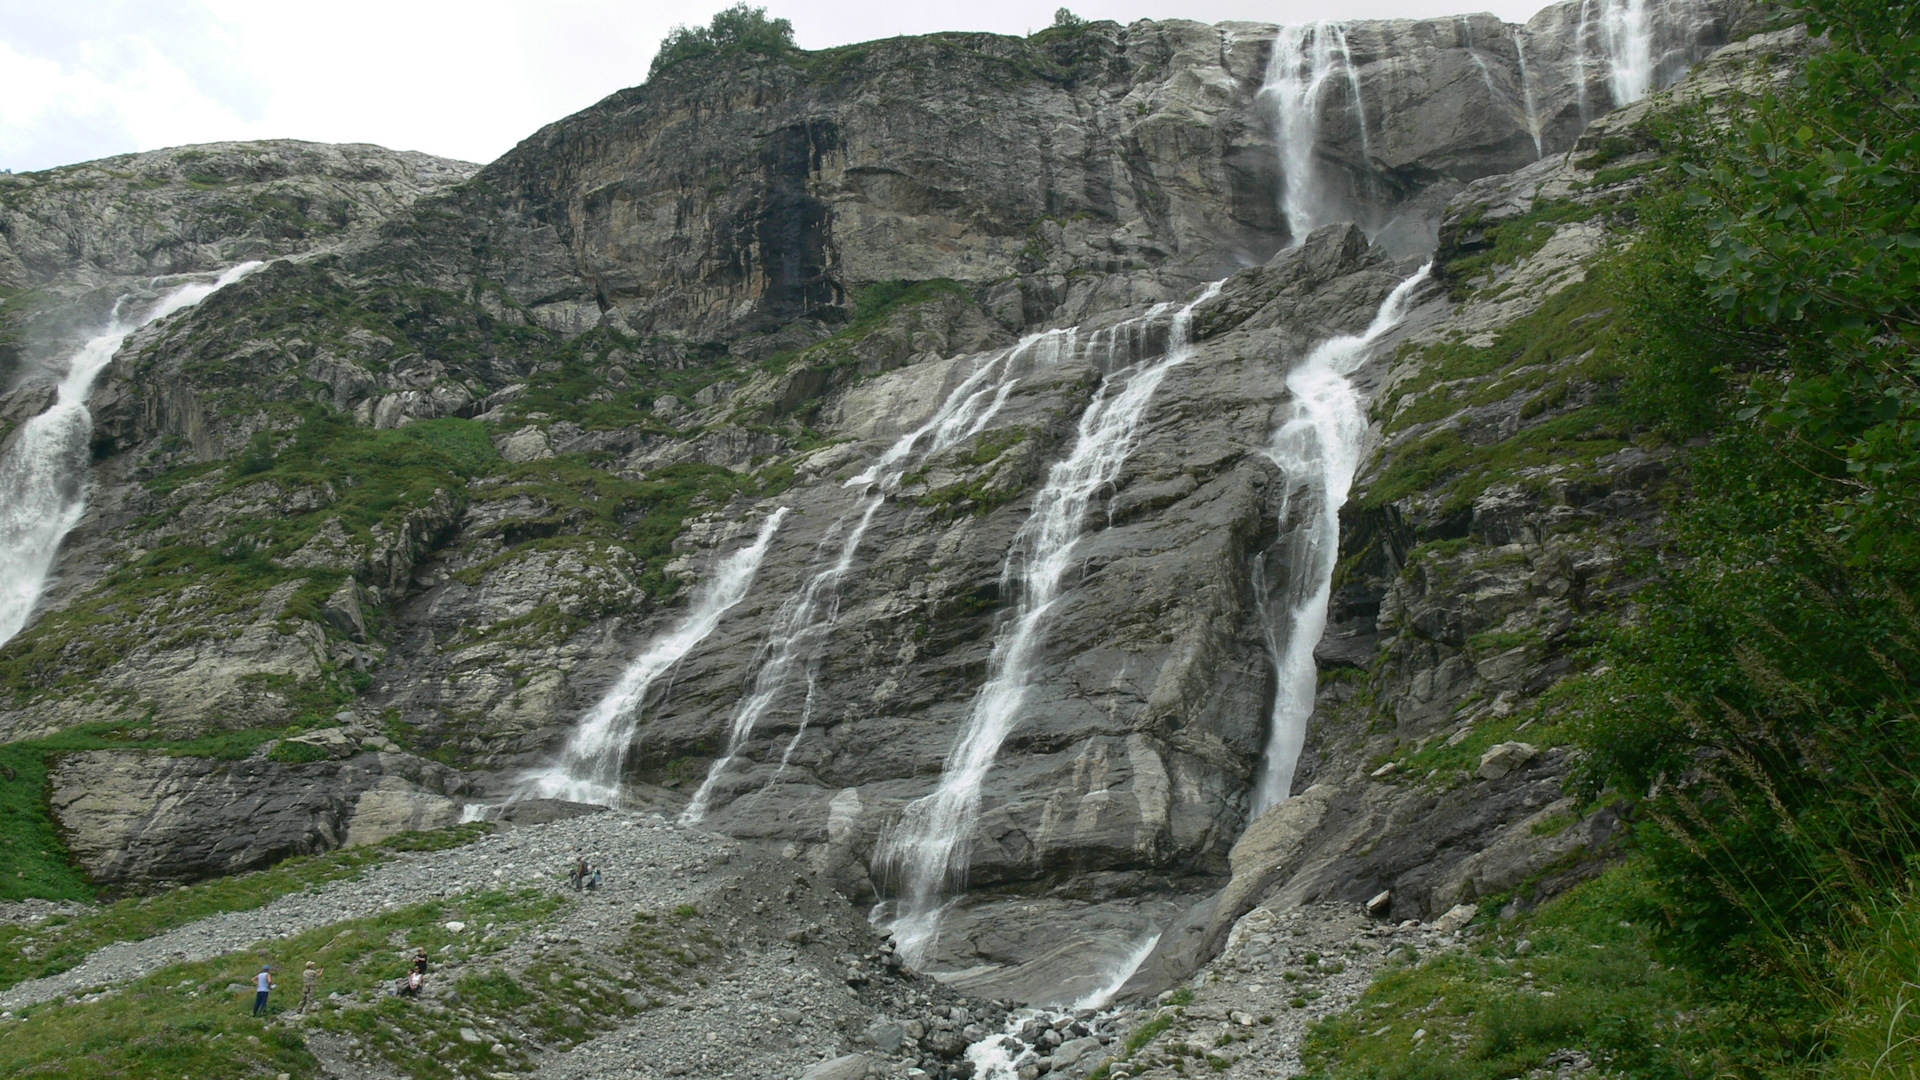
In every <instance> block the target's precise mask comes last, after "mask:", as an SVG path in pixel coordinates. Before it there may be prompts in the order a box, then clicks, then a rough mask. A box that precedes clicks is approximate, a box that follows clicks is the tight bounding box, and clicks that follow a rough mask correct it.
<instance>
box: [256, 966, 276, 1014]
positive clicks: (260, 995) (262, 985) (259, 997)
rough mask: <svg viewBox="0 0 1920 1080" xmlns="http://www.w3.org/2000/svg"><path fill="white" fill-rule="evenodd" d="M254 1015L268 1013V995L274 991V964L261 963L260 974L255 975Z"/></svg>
mask: <svg viewBox="0 0 1920 1080" xmlns="http://www.w3.org/2000/svg"><path fill="white" fill-rule="evenodd" d="M253 989H254V994H253V1015H255V1016H265V1015H266V1014H267V995H268V994H269V993H271V992H272V991H273V965H272V964H262V965H260V974H258V975H255V976H254V977H253Z"/></svg>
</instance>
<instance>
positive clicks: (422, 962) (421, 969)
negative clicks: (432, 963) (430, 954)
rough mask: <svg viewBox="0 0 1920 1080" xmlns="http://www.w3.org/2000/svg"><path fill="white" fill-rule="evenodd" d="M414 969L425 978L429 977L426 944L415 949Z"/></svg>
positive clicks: (415, 972)
mask: <svg viewBox="0 0 1920 1080" xmlns="http://www.w3.org/2000/svg"><path fill="white" fill-rule="evenodd" d="M413 971H414V974H416V975H418V976H420V977H421V978H423V979H424V978H426V977H427V947H426V946H425V945H422V946H420V947H419V948H417V949H415V950H413Z"/></svg>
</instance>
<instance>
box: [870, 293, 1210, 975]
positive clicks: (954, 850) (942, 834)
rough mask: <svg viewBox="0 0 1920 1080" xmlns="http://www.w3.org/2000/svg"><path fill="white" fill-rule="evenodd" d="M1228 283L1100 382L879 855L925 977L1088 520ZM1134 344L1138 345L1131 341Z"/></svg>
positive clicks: (907, 944)
mask: <svg viewBox="0 0 1920 1080" xmlns="http://www.w3.org/2000/svg"><path fill="white" fill-rule="evenodd" d="M1220 284H1221V283H1219V282H1215V283H1214V284H1212V285H1209V286H1208V287H1207V288H1206V289H1204V290H1203V291H1202V292H1201V293H1200V295H1199V296H1197V297H1195V298H1194V299H1193V300H1192V301H1190V302H1189V303H1187V304H1186V306H1184V307H1182V308H1181V309H1180V310H1179V311H1178V313H1176V314H1175V315H1174V316H1173V320H1172V324H1171V325H1170V326H1169V328H1168V335H1167V342H1166V347H1165V350H1164V352H1163V354H1162V355H1161V357H1160V358H1159V359H1158V360H1157V362H1153V363H1147V362H1145V361H1141V362H1139V363H1137V364H1133V365H1131V366H1129V367H1127V368H1125V369H1123V370H1121V371H1119V372H1115V373H1114V374H1112V375H1110V376H1109V377H1108V378H1106V379H1104V380H1103V381H1102V382H1101V384H1100V388H1099V390H1098V391H1097V392H1096V393H1095V394H1094V398H1093V400H1092V401H1091V402H1090V403H1088V405H1087V408H1086V411H1085V412H1084V413H1082V414H1081V417H1080V423H1079V428H1078V431H1077V434H1076V437H1075V441H1074V445H1073V449H1072V450H1071V451H1070V452H1069V453H1068V454H1067V456H1066V457H1065V458H1064V459H1063V460H1061V461H1059V462H1057V463H1056V464H1055V465H1054V466H1053V468H1052V469H1051V470H1050V471H1049V473H1048V476H1047V483H1046V486H1045V487H1044V488H1042V489H1041V491H1040V493H1039V494H1038V496H1036V497H1035V499H1034V505H1033V510H1032V512H1031V514H1030V515H1029V516H1028V518H1027V520H1026V522H1025V523H1024V524H1023V525H1022V526H1021V527H1020V531H1019V532H1018V533H1017V534H1015V536H1014V540H1013V547H1012V549H1011V550H1010V551H1009V552H1008V553H1007V559H1006V562H1005V563H1004V564H1003V566H1002V568H1001V581H1002V582H1003V586H1004V587H1005V588H1006V590H1007V591H1008V592H1009V593H1011V594H1012V595H1014V596H1015V597H1016V606H1015V608H1014V612H1013V616H1012V618H1011V619H1010V620H1009V621H1008V622H1006V623H1004V624H1002V626H1001V628H1000V630H999V632H998V633H997V634H996V636H995V640H994V643H993V651H992V653H991V655H990V656H989V658H988V660H987V680H986V682H985V684H984V685H982V686H981V688H980V690H979V692H978V693H977V694H976V695H975V696H974V699H973V703H972V705H971V707H970V708H969V710H968V713H967V718H966V721H965V726H964V728H963V730H962V733H961V736H960V738H959V739H958V740H957V741H956V742H955V743H954V746H953V748H952V750H951V751H949V752H948V754H947V759H946V762H945V764H944V765H943V767H942V770H941V774H940V782H939V784H938V785H937V786H936V787H935V788H934V790H933V791H932V792H931V793H930V794H928V795H925V796H922V797H921V798H919V799H916V800H914V801H913V802H912V803H909V804H908V805H907V807H906V809H905V810H904V811H903V812H902V814H901V817H900V820H899V821H898V822H896V823H895V824H894V826H893V827H892V828H891V829H890V830H888V832H887V834H886V835H885V836H883V837H882V839H881V843H880V845H879V850H878V851H877V852H876V853H875V860H874V863H875V869H876V871H877V873H876V875H875V876H876V877H878V878H880V879H881V880H883V881H886V882H890V883H897V884H898V885H900V886H903V889H902V890H901V896H900V899H899V905H900V906H899V909H898V912H897V916H896V918H895V919H894V921H893V923H892V925H891V929H892V930H893V932H894V935H895V937H896V939H897V940H898V941H899V943H900V946H901V949H902V951H903V953H904V954H905V956H906V957H907V959H908V962H909V963H911V964H912V965H913V966H914V967H921V966H923V965H924V963H925V960H926V957H927V955H928V954H929V953H930V952H931V949H932V945H933V943H934V940H935V933H936V930H937V928H938V923H939V919H940V916H941V914H942V913H943V912H944V911H945V909H946V907H947V906H949V905H950V903H951V900H949V899H947V894H949V893H953V892H956V891H957V890H958V889H960V888H961V887H963V885H964V881H965V878H966V872H967V866H968V862H969V853H968V844H969V842H970V841H971V840H972V834H973V828H974V824H975V821H976V820H977V818H978V816H979V810H980V796H981V785H982V783H983V782H984V781H985V779H986V775H987V771H988V769H989V768H991V766H992V765H993V761H994V758H995V757H996V756H997V755H998V754H999V752H1000V746H1001V744H1002V743H1004V742H1005V741H1006V738H1007V736H1008V735H1009V734H1010V733H1011V732H1012V730H1013V728H1014V725H1015V724H1016V723H1017V722H1018V721H1019V720H1020V715H1021V706H1022V705H1023V703H1024V701H1025V699H1026V694H1027V689H1028V685H1029V682H1030V680H1031V678H1032V674H1033V671H1032V669H1033V664H1034V661H1035V660H1036V659H1037V658H1038V655H1039V652H1040V645H1041V642H1042V640H1043V636H1044V630H1045V626H1046V622H1047V616H1048V615H1049V614H1050V613H1051V611H1052V608H1053V606H1054V603H1055V601H1057V600H1058V599H1059V598H1060V597H1061V595H1062V594H1063V592H1064V591H1065V587H1066V585H1067V583H1068V578H1069V575H1070V574H1071V572H1072V571H1073V570H1075V569H1076V568H1077V567H1078V566H1079V558H1078V550H1077V549H1078V547H1079V543H1078V541H1079V539H1080V536H1081V534H1082V532H1083V531H1084V529H1085V525H1086V518H1087V512H1088V509H1089V508H1090V506H1091V504H1092V502H1093V499H1094V496H1095V495H1096V494H1098V493H1099V492H1100V491H1102V490H1104V489H1106V488H1107V487H1108V486H1109V485H1110V484H1112V483H1113V481H1114V479H1115V478H1116V477H1117V476H1118V475H1119V472H1120V468H1121V466H1122V465H1123V464H1125V462H1126V460H1127V457H1128V456H1129V455H1130V454H1132V452H1133V449H1134V446H1135V445H1136V444H1137V443H1138V442H1139V439H1140V434H1141V428H1142V423H1143V421H1144V420H1145V418H1146V413H1147V406H1148V405H1149V404H1150V403H1151V402H1152V400H1153V395H1154V392H1155V391H1156V390H1157V389H1159V386H1160V383H1161V381H1162V380H1164V379H1165V378H1166V376H1167V372H1169V371H1171V370H1172V369H1173V368H1174V367H1176V366H1178V365H1180V364H1182V363H1184V362H1185V361H1186V360H1187V358H1188V357H1189V356H1191V355H1192V352H1193V350H1192V345H1191V340H1190V337H1191V330H1192V324H1193V312H1194V309H1195V308H1196V307H1198V306H1199V305H1200V304H1202V303H1204V302H1205V301H1207V300H1209V299H1211V298H1212V297H1213V296H1214V295H1215V294H1217V293H1218V292H1219V291H1220ZM1158 310H1159V309H1156V312H1154V313H1149V316H1148V319H1151V318H1153V317H1154V315H1155V314H1157V312H1158ZM1146 321H1147V320H1146V319H1143V320H1141V322H1143V323H1144V322H1146ZM1116 329H1117V328H1116ZM1117 336H1118V334H1117V333H1115V334H1114V335H1113V337H1114V338H1117ZM1109 340H1110V341H1111V340H1112V338H1110V339H1109ZM1132 340H1137V339H1135V338H1132V337H1131V335H1130V341H1132Z"/></svg>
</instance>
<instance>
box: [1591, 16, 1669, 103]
mask: <svg viewBox="0 0 1920 1080" xmlns="http://www.w3.org/2000/svg"><path fill="white" fill-rule="evenodd" d="M1582 10H1583V12H1584V8H1583V9H1582ZM1600 31H1601V34H1602V35H1603V36H1604V37H1605V39H1606V43H1607V57H1608V59H1609V60H1610V61H1611V69H1610V70H1609V72H1608V74H1607V87H1608V89H1610V90H1611V91H1613V104H1614V105H1615V106H1620V105H1627V104H1631V103H1632V102H1635V101H1639V100H1640V99H1641V98H1643V97H1646V96H1647V92H1648V91H1650V90H1652V89H1653V74H1654V57H1653V18H1652V16H1651V14H1650V13H1649V12H1648V11H1647V0H1609V2H1608V4H1607V10H1606V13H1605V14H1603V15H1602V16H1601V17H1600Z"/></svg>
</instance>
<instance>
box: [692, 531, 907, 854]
mask: <svg viewBox="0 0 1920 1080" xmlns="http://www.w3.org/2000/svg"><path fill="white" fill-rule="evenodd" d="M885 499H886V497H885V496H884V495H875V496H872V497H871V498H869V499H868V500H867V505H866V508H865V509H864V510H863V511H862V512H861V514H860V521H859V523H858V524H856V525H855V526H854V527H853V529H852V531H850V532H846V533H845V539H844V542H842V543H841V544H840V556H839V558H837V559H835V560H834V561H833V562H832V563H830V564H828V566H827V567H826V568H825V569H823V570H821V571H819V572H818V573H815V574H814V575H813V576H812V577H811V578H809V579H808V580H807V583H806V585H805V586H803V587H802V588H801V589H800V591H799V592H797V593H795V594H794V595H793V596H792V597H790V598H788V600H787V602H786V603H785V604H782V605H781V606H780V613H779V614H778V615H776V616H775V617H774V620H773V626H772V628H771V630H770V631H769V634H768V638H767V641H768V644H769V645H771V646H772V648H773V654H772V659H770V660H768V661H767V662H766V663H765V664H762V665H761V666H760V670H759V672H757V673H756V674H755V675H754V679H753V690H752V692H751V693H749V694H747V696H746V697H743V698H741V699H740V703H739V704H738V705H737V706H735V707H734V712H733V724H732V727H731V729H730V730H729V732H728V734H727V749H726V753H724V754H722V755H720V756H719V757H718V758H715V759H714V762H713V764H712V765H711V766H709V767H708V769H707V777H706V779H705V780H703V781H701V783H700V788H699V790H698V791H695V792H694V793H693V799H692V800H691V801H690V802H688V803H687V808H686V809H685V810H683V811H681V813H680V823H681V824H683V825H691V824H694V823H696V822H699V821H701V820H703V819H705V818H706V816H707V805H708V803H709V802H710V801H711V800H712V798H713V786H714V784H716V783H718V782H719V780H720V775H721V774H722V773H724V772H726V771H727V767H728V766H730V765H732V764H733V761H734V759H735V758H736V757H738V756H739V754H740V747H741V745H742V744H743V743H745V742H746V741H747V736H749V735H751V734H753V729H754V727H755V726H756V725H758V724H759V722H760V718H761V717H763V716H765V715H766V714H767V710H768V709H769V708H770V707H772V705H773V701H774V698H776V697H778V696H779V695H780V691H781V690H782V689H783V688H785V686H786V683H787V677H788V676H789V675H790V674H792V673H793V670H794V666H795V665H796V664H798V663H799V662H800V660H801V658H802V657H804V656H810V655H811V654H812V647H813V646H814V644H815V643H816V641H817V640H818V639H820V638H823V637H824V636H825V634H826V632H827V629H828V628H829V627H831V626H832V625H833V620H834V617H835V616H836V615H838V614H839V611H840V581H841V579H842V578H844V577H846V576H847V571H848V569H850V568H851V567H852V566H853V556H854V553H855V552H857V551H858V550H860V539H861V537H863V536H865V535H866V533H867V526H869V525H872V524H873V515H874V513H875V512H876V511H878V510H879V509H880V504H881V503H882V502H884V501H885ZM846 520H847V519H846V517H844V516H843V517H841V518H840V520H838V521H836V522H834V523H833V526H832V527H831V528H829V529H828V530H827V539H826V540H824V541H822V543H823V545H824V544H827V543H831V542H832V541H833V539H835V538H836V537H838V536H840V535H841V533H842V530H843V529H845V526H846Z"/></svg>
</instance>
